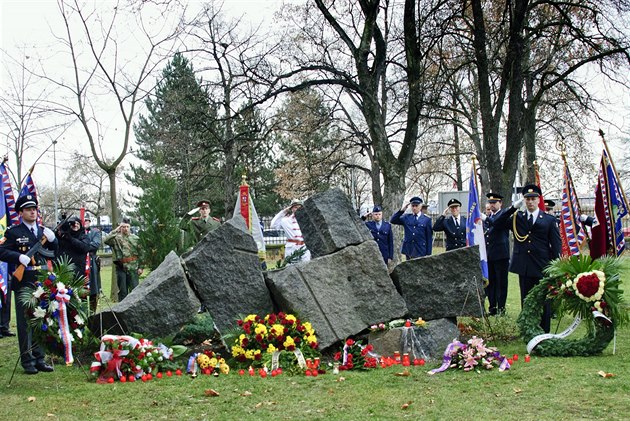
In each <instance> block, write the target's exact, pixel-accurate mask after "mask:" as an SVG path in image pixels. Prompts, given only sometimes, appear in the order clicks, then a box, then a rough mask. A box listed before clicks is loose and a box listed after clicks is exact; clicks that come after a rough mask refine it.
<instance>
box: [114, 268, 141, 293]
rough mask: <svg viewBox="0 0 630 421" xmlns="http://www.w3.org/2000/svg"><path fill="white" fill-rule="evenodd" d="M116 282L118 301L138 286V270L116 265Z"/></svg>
mask: <svg viewBox="0 0 630 421" xmlns="http://www.w3.org/2000/svg"><path fill="white" fill-rule="evenodd" d="M116 282H117V284H118V302H121V301H122V300H124V299H125V297H126V296H127V294H129V293H130V292H131V291H132V290H133V289H134V288H135V287H137V286H138V272H136V271H135V270H125V269H120V268H119V267H116Z"/></svg>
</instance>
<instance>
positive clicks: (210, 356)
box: [186, 349, 230, 377]
mask: <svg viewBox="0 0 630 421" xmlns="http://www.w3.org/2000/svg"><path fill="white" fill-rule="evenodd" d="M186 372H187V373H189V374H192V375H193V377H194V376H196V375H197V372H200V373H201V374H212V375H214V376H215V377H217V376H219V374H228V373H229V372H230V366H229V365H227V363H226V362H225V359H224V358H222V357H221V356H220V355H218V354H216V353H215V352H214V351H212V350H209V349H207V350H204V351H203V352H199V353H194V354H193V355H191V356H190V358H189V359H188V365H187V367H186Z"/></svg>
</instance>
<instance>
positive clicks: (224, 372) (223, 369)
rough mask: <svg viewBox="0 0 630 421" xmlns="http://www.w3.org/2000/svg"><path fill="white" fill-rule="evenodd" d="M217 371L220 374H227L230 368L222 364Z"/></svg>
mask: <svg viewBox="0 0 630 421" xmlns="http://www.w3.org/2000/svg"><path fill="white" fill-rule="evenodd" d="M219 370H221V373H222V374H228V373H229V372H230V366H229V365H227V364H225V363H223V364H221V367H219Z"/></svg>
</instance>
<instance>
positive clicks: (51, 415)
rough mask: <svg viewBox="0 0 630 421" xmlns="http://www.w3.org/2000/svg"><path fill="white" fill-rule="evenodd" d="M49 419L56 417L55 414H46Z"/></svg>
mask: <svg viewBox="0 0 630 421" xmlns="http://www.w3.org/2000/svg"><path fill="white" fill-rule="evenodd" d="M46 416H47V417H56V415H55V414H51V413H50V412H49V413H47V414H46Z"/></svg>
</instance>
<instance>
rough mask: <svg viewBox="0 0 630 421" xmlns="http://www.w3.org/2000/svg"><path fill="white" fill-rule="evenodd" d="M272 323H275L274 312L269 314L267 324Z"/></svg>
mask: <svg viewBox="0 0 630 421" xmlns="http://www.w3.org/2000/svg"><path fill="white" fill-rule="evenodd" d="M274 323H276V315H275V314H274V313H271V314H270V315H269V324H270V325H272V324H274Z"/></svg>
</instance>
